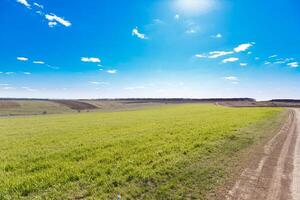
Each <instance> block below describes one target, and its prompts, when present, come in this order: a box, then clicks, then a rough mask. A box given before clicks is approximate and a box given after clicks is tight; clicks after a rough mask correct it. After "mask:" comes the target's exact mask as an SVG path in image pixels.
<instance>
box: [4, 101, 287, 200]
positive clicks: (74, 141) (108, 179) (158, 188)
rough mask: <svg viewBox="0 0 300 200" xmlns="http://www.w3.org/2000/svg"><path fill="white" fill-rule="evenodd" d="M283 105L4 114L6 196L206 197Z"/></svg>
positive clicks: (277, 118)
mask: <svg viewBox="0 0 300 200" xmlns="http://www.w3.org/2000/svg"><path fill="white" fill-rule="evenodd" d="M283 111H284V109H281V108H230V107H223V106H215V105H208V104H202V105H200V104H183V105H166V106H156V107H149V108H144V109H140V110H131V111H122V112H106V113H101V112H89V113H73V114H72V113H69V114H60V115H45V116H27V117H17V118H1V119H0V152H1V153H0V180H1V181H0V199H33V198H35V199H85V198H86V199H116V197H117V195H118V194H121V196H122V199H187V198H189V199H206V198H207V197H208V196H209V195H211V193H212V192H213V191H214V190H215V188H217V187H220V186H222V185H223V184H225V183H226V182H227V181H228V179H230V177H231V175H230V172H232V170H233V169H235V167H237V166H238V164H239V162H240V159H242V158H240V154H241V153H240V152H242V151H244V150H246V149H247V148H248V147H251V146H252V145H255V144H257V143H259V142H260V141H261V140H262V138H265V137H268V136H269V135H270V133H272V130H273V129H276V128H277V127H278V126H279V124H280V121H281V119H282V117H284V112H283Z"/></svg>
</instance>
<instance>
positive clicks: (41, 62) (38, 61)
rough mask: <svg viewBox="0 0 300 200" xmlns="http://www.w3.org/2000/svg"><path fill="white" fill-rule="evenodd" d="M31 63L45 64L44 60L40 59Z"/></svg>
mask: <svg viewBox="0 0 300 200" xmlns="http://www.w3.org/2000/svg"><path fill="white" fill-rule="evenodd" d="M33 64H38V65H43V64H45V62H44V61H40V60H36V61H33Z"/></svg>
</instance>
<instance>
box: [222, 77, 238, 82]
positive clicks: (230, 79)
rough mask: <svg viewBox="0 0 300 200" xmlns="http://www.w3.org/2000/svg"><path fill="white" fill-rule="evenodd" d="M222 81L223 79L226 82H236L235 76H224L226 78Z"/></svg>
mask: <svg viewBox="0 0 300 200" xmlns="http://www.w3.org/2000/svg"><path fill="white" fill-rule="evenodd" d="M223 79H225V80H227V81H238V78H237V77H236V76H226V77H223Z"/></svg>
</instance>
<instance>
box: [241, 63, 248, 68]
mask: <svg viewBox="0 0 300 200" xmlns="http://www.w3.org/2000/svg"><path fill="white" fill-rule="evenodd" d="M240 65H241V66H242V67H245V66H247V65H248V63H240Z"/></svg>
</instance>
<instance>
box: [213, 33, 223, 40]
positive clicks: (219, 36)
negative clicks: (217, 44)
mask: <svg viewBox="0 0 300 200" xmlns="http://www.w3.org/2000/svg"><path fill="white" fill-rule="evenodd" d="M212 37H213V38H217V39H219V38H222V37H223V35H222V34H221V33H217V34H216V35H213V36H212Z"/></svg>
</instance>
